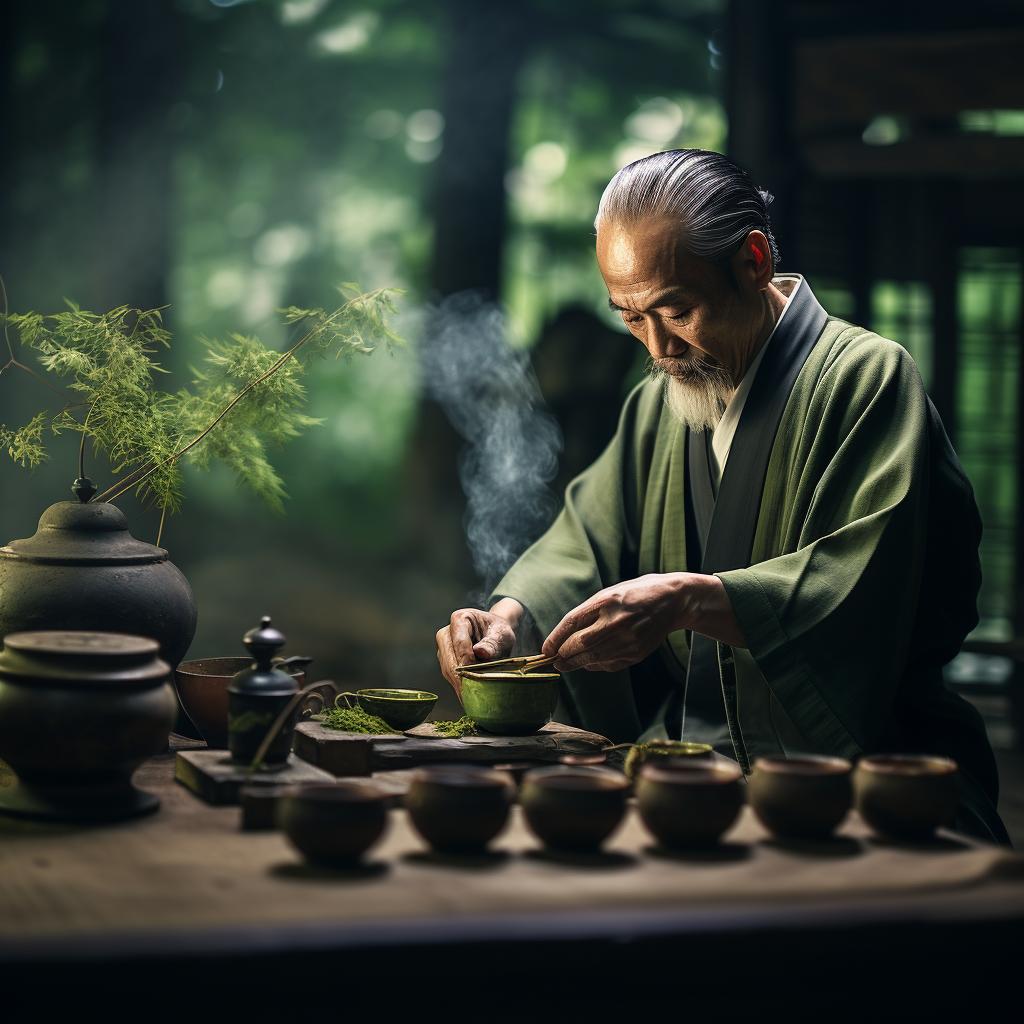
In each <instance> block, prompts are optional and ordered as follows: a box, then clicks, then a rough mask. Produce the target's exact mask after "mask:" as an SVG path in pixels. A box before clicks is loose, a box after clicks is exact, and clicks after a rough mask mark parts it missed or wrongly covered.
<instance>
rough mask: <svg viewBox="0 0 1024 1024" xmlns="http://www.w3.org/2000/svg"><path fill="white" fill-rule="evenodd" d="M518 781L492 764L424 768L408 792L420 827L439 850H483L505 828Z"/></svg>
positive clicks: (407, 798)
mask: <svg viewBox="0 0 1024 1024" xmlns="http://www.w3.org/2000/svg"><path fill="white" fill-rule="evenodd" d="M514 798H515V784H514V783H513V782H512V780H511V779H510V778H509V776H508V775H507V774H505V773H503V772H496V771H493V770H491V769H488V768H470V767H463V766H456V765H452V766H447V765H439V766H437V767H432V768H420V769H419V770H418V771H417V772H416V773H415V774H414V775H413V777H412V781H411V782H410V784H409V792H408V793H406V796H405V808H406V810H407V811H408V812H409V817H410V819H411V820H412V823H413V825H414V826H415V828H416V831H417V832H419V834H420V835H421V836H422V837H423V838H424V839H425V840H426V841H427V842H428V843H429V844H430V845H431V846H432V847H433V848H434V849H435V850H437V851H439V852H441V853H454V854H472V853H482V852H483V851H484V850H486V848H487V844H488V843H489V842H490V841H491V840H492V839H493V838H494V837H495V836H496V835H497V834H498V833H499V832H500V831H501V830H502V829H503V828H504V827H505V822H506V821H507V820H508V812H509V807H510V806H511V804H512V801H513V799H514Z"/></svg>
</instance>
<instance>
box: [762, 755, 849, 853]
mask: <svg viewBox="0 0 1024 1024" xmlns="http://www.w3.org/2000/svg"><path fill="white" fill-rule="evenodd" d="M852 770H853V766H852V765H851V764H850V762H849V761H847V760H846V759H845V758H842V757H818V756H816V755H811V754H807V755H802V756H799V757H790V758H785V757H759V758H757V760H756V761H755V762H754V771H753V773H752V774H751V776H750V778H749V779H748V780H747V800H748V801H749V803H750V806H751V808H753V811H754V814H755V815H756V816H757V819H758V821H760V822H761V824H762V825H764V827H765V828H766V829H768V831H769V832H771V833H772V834H773V835H776V836H778V837H779V838H780V839H825V838H826V837H828V836H830V835H831V834H832V833H833V832H834V831H835V829H836V827H837V826H838V825H839V823H840V822H841V821H842V820H843V819H844V818H845V817H846V815H847V814H848V813H849V810H850V804H851V802H852V800H853V790H852V786H851V784H850V773H851V771H852Z"/></svg>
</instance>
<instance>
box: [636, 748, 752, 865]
mask: <svg viewBox="0 0 1024 1024" xmlns="http://www.w3.org/2000/svg"><path fill="white" fill-rule="evenodd" d="M742 779H743V772H742V771H741V770H740V766H739V765H738V764H733V763H731V762H725V761H703V762H701V761H697V762H693V763H690V764H680V763H675V764H673V766H672V767H671V768H661V767H658V766H657V765H652V764H648V765H644V767H643V768H642V769H641V770H640V778H639V779H638V780H637V783H636V798H637V807H638V809H639V811H640V818H641V820H642V821H643V823H644V824H645V825H646V826H647V828H648V829H649V830H650V832H651V834H652V835H653V836H654V838H655V839H657V840H658V842H659V843H660V844H661V845H662V846H664V847H665V848H666V849H669V850H680V849H682V850H685V849H689V848H691V847H701V846H711V845H713V844H714V843H716V842H718V840H719V839H720V838H721V837H722V835H723V834H724V833H725V832H726V831H727V830H728V829H729V828H730V827H731V826H732V824H733V823H734V822H735V821H736V818H737V817H738V815H739V813H740V809H741V808H742V806H743V782H742Z"/></svg>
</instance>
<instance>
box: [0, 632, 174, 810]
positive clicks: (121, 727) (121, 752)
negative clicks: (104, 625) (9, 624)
mask: <svg viewBox="0 0 1024 1024" xmlns="http://www.w3.org/2000/svg"><path fill="white" fill-rule="evenodd" d="M157 655H158V646H157V643H156V641H155V640H151V639H149V638H148V637H141V636H126V635H124V634H120V633H87V632H73V631H56V630H40V631H37V632H33V633H11V634H8V636H7V637H5V638H4V649H3V652H2V653H0V757H2V758H3V759H4V760H5V761H6V762H7V763H8V764H9V765H10V766H11V768H12V769H13V770H14V772H15V774H16V775H17V776H18V782H17V784H16V785H15V786H9V787H5V788H3V789H0V810H3V811H7V812H10V813H15V814H22V815H28V816H31V817H42V818H54V819H58V820H67V821H108V820H117V819H119V818H130V817H133V816H135V815H137V814H144V813H146V812H147V811H152V810H155V809H156V807H157V806H158V803H159V801H158V800H157V799H156V797H154V796H151V795H150V794H148V793H143V792H141V791H140V790H137V789H135V788H134V787H133V786H132V784H131V776H132V772H134V771H135V769H136V768H138V766H139V765H140V764H142V762H143V761H144V760H146V758H148V757H150V756H152V755H153V754H157V753H159V752H160V751H162V750H164V749H166V747H167V734H168V733H169V732H170V730H171V725H172V724H173V722H174V711H175V701H174V692H173V691H172V689H171V686H170V683H169V679H170V674H171V670H170V667H169V666H168V665H167V663H166V662H165V661H162V660H161V659H160V658H159V657H158V656H157Z"/></svg>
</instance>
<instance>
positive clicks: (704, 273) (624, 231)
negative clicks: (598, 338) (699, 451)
mask: <svg viewBox="0 0 1024 1024" xmlns="http://www.w3.org/2000/svg"><path fill="white" fill-rule="evenodd" d="M597 262H598V266H599V267H600V269H601V274H602V276H603V277H604V281H605V284H606V285H607V287H608V298H609V302H610V303H611V305H612V308H614V309H618V310H620V312H621V315H622V319H623V322H624V323H625V324H626V326H627V327H628V328H629V330H630V331H631V332H632V334H633V336H634V337H635V338H637V340H638V341H640V342H641V343H642V344H643V345H644V346H645V347H646V349H647V351H648V353H649V354H650V357H651V361H652V368H653V370H654V371H655V373H656V375H660V374H664V375H665V380H666V392H665V393H666V400H667V402H668V405H669V407H670V408H671V410H672V411H673V413H674V414H675V415H676V417H677V418H678V419H679V420H681V421H682V422H683V423H685V424H686V425H687V426H689V427H690V428H691V429H692V430H709V429H713V428H714V426H715V425H716V424H717V422H718V420H719V419H720V418H721V415H722V412H723V410H724V409H725V406H726V404H727V403H728V401H729V399H730V398H731V396H732V392H733V391H734V390H735V387H736V384H737V383H738V382H739V380H740V379H742V376H743V373H744V372H745V371H746V367H747V365H748V364H749V361H750V358H751V355H752V353H753V352H754V351H755V349H756V346H757V340H758V337H759V331H761V330H763V323H764V307H763V304H762V302H761V301H760V296H759V294H758V288H757V287H756V286H754V283H753V281H752V280H751V279H750V275H748V274H744V273H743V254H742V253H737V255H736V257H735V258H734V260H733V263H734V264H735V266H730V268H725V267H720V266H716V265H714V264H712V263H709V262H708V261H707V260H702V259H698V258H697V257H694V256H691V255H690V254H689V253H688V252H686V250H685V249H684V248H683V246H682V245H681V244H680V233H679V228H678V225H676V224H675V223H674V222H672V221H668V220H664V219H651V220H646V221H642V222H640V223H639V224H633V225H630V226H628V227H623V226H621V225H617V224H609V225H603V226H602V227H601V229H600V230H599V231H598V235H597ZM730 270H732V273H730Z"/></svg>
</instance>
